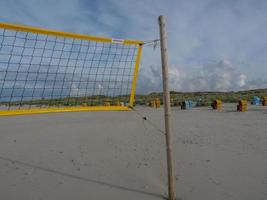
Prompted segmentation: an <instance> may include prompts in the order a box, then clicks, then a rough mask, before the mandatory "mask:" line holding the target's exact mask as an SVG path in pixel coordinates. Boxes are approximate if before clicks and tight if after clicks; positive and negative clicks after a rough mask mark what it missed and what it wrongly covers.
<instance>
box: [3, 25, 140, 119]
mask: <svg viewBox="0 0 267 200" xmlns="http://www.w3.org/2000/svg"><path fill="white" fill-rule="evenodd" d="M0 28H2V29H7V30H14V31H21V32H30V33H35V34H44V35H51V36H55V37H64V38H72V39H79V40H88V41H96V42H108V43H121V44H125V45H136V46H138V51H137V57H136V63H135V67H134V74H133V75H134V76H133V81H132V88H131V93H130V99H129V107H127V106H80V107H62V108H60V107H58V108H56V107H51V108H31V109H14V110H12V109H11V110H0V116H13V115H27V114H44V113H58V112H81V111H130V110H132V107H133V104H134V96H135V89H136V83H137V76H138V69H139V64H140V60H141V54H142V45H143V44H144V42H143V41H140V40H118V39H113V38H108V37H98V36H90V35H84V34H77V33H70V32H62V31H56V30H49V29H43V28H37V27H31V26H24V25H16V24H9V23H0Z"/></svg>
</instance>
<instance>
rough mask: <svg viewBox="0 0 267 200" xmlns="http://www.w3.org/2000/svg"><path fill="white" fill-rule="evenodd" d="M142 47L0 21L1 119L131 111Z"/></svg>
mask: <svg viewBox="0 0 267 200" xmlns="http://www.w3.org/2000/svg"><path fill="white" fill-rule="evenodd" d="M142 45H143V42H142V41H136V40H121V39H112V38H104V37H95V36H88V35H82V34H75V33H66V32H59V31H54V30H46V29H40V28H35V27H28V26H20V25H13V24H6V23H0V115H18V114H31V113H49V112H68V111H90V110H131V107H133V105H134V94H135V88H136V81H137V75H138V67H139V63H140V58H141V53H142Z"/></svg>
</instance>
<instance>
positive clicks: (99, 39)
mask: <svg viewBox="0 0 267 200" xmlns="http://www.w3.org/2000/svg"><path fill="white" fill-rule="evenodd" d="M0 28H3V29H8V30H14V31H22V32H30V33H36V34H44V35H51V36H56V37H65V38H73V39H79V40H89V41H96V42H110V43H112V42H113V41H114V39H112V38H108V37H98V36H90V35H84V34H78V33H69V32H62V31H56V30H49V29H43V28H37V27H32V26H23V25H16V24H9V23H0ZM122 41H123V44H128V45H131V44H132V45H142V44H143V43H144V42H143V41H139V40H122Z"/></svg>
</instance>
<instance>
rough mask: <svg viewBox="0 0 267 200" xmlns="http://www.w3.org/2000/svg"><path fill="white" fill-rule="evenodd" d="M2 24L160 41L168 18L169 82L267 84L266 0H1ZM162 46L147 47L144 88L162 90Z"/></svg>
mask: <svg viewBox="0 0 267 200" xmlns="http://www.w3.org/2000/svg"><path fill="white" fill-rule="evenodd" d="M0 3H1V7H0V21H2V22H9V23H18V24H25V25H32V26H38V27H44V28H50V29H57V30H62V31H71V32H78V33H85V34H90V35H103V36H109V37H114V38H127V39H140V40H151V39H156V38H158V37H159V36H158V22H157V18H158V16H159V15H165V16H166V17H167V27H168V36H169V38H168V39H169V59H170V75H171V78H170V85H171V88H172V89H175V90H181V91H199V90H201V91H202V90H221V91H227V90H242V89H251V88H264V87H267V39H266V35H267V12H266V10H267V1H265V0H224V1H221V0H202V1H199V0H184V1H180V0H172V1H171V0H166V1H162V0H143V1H138V0H136V1H130V0H123V1H122V0H105V1H104V0H102V1H101V0H98V1H91V0H87V1H86V0H57V1H54V0H42V1H41V0H39V1H38V0H0ZM160 70H161V68H160V56H159V49H156V50H153V48H152V47H149V46H147V47H145V48H144V53H143V57H142V63H141V69H140V76H139V81H138V83H139V84H138V92H150V91H158V90H160V89H161V79H160Z"/></svg>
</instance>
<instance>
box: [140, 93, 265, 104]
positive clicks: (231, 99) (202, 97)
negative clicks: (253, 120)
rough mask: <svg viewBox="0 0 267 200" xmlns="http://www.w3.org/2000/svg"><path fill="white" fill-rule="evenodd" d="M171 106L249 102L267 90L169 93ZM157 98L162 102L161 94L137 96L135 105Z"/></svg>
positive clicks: (263, 94)
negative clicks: (216, 101)
mask: <svg viewBox="0 0 267 200" xmlns="http://www.w3.org/2000/svg"><path fill="white" fill-rule="evenodd" d="M170 93H171V103H172V106H180V105H181V102H182V101H185V100H193V101H197V102H199V105H200V106H209V105H211V103H212V102H213V101H214V100H216V99H220V100H222V102H224V103H236V102H238V101H239V100H241V99H245V100H247V101H249V102H250V101H251V100H252V98H253V96H259V97H260V98H262V97H264V96H267V89H257V90H247V91H239V92H175V91H171V92H170ZM155 98H159V99H160V100H161V102H162V93H150V94H148V95H137V96H136V104H140V105H145V104H148V102H149V101H151V100H153V99H155Z"/></svg>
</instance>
